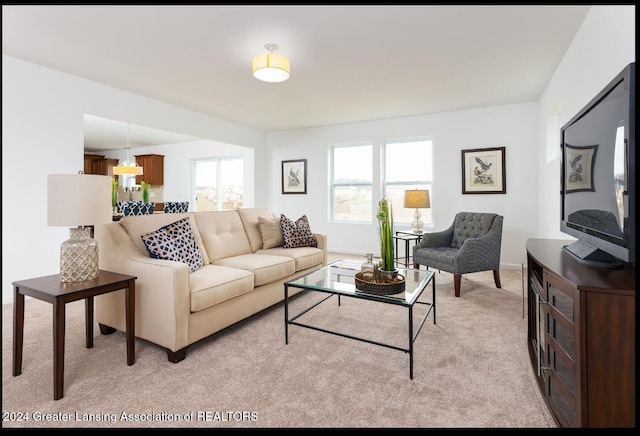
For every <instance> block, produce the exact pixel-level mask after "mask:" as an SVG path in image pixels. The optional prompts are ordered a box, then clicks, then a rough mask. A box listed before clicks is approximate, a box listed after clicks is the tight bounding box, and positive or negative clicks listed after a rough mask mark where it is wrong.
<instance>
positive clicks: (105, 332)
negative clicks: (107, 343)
mask: <svg viewBox="0 0 640 436" xmlns="http://www.w3.org/2000/svg"><path fill="white" fill-rule="evenodd" d="M98 326H100V333H102V334H103V335H110V334H111V333H115V331H116V329H114V328H113V327H109V326H108V325H104V324H100V323H98Z"/></svg>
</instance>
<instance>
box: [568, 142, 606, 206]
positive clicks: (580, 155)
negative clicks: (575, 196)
mask: <svg viewBox="0 0 640 436" xmlns="http://www.w3.org/2000/svg"><path fill="white" fill-rule="evenodd" d="M597 152H598V145H585V146H583V147H576V146H573V145H569V144H565V146H564V159H565V160H564V162H565V164H564V180H565V183H566V186H565V192H566V193H567V194H571V193H572V192H583V191H595V187H594V185H593V168H594V165H595V164H596V153H597Z"/></svg>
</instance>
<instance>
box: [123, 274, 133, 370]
mask: <svg viewBox="0 0 640 436" xmlns="http://www.w3.org/2000/svg"><path fill="white" fill-rule="evenodd" d="M124 305H125V313H126V315H125V316H126V321H125V323H126V325H127V333H126V334H127V365H129V366H131V365H133V364H134V363H135V361H136V349H135V340H136V318H135V316H136V282H135V281H134V280H129V286H128V287H127V288H126V289H125V303H124Z"/></svg>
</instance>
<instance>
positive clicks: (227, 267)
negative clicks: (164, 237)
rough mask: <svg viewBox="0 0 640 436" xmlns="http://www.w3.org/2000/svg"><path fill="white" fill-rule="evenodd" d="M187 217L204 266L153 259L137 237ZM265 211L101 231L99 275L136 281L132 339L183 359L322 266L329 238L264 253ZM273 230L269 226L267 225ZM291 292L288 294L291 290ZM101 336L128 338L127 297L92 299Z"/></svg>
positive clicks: (134, 223) (165, 218)
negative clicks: (290, 283)
mask: <svg viewBox="0 0 640 436" xmlns="http://www.w3.org/2000/svg"><path fill="white" fill-rule="evenodd" d="M185 217H188V219H189V223H190V225H191V228H192V230H193V236H194V239H195V242H196V244H197V246H198V248H199V250H200V252H201V254H202V259H203V264H204V265H203V266H202V267H200V268H199V269H197V270H195V271H194V272H190V268H189V266H188V265H187V264H186V263H183V262H177V261H172V260H162V259H156V258H151V257H150V256H149V254H148V251H147V248H146V247H145V243H144V242H143V241H142V238H141V235H142V234H144V233H147V232H152V231H154V230H157V229H159V228H160V227H162V226H165V225H168V224H170V223H173V222H175V221H178V220H180V219H182V218H185ZM261 217H262V218H263V219H270V220H274V219H275V220H279V216H276V215H274V214H273V213H272V212H271V211H270V210H268V209H239V210H233V211H217V212H188V213H174V214H163V213H156V214H152V215H141V216H128V217H124V218H122V219H121V220H120V221H118V222H113V223H108V224H102V225H98V226H96V228H95V238H96V240H97V241H98V249H99V264H100V269H104V270H109V271H115V272H119V273H122V274H130V275H135V276H136V277H137V280H136V301H135V306H136V310H135V313H136V320H135V321H136V322H135V335H136V337H139V338H142V339H145V340H147V341H150V342H153V343H155V344H158V345H160V346H162V347H164V348H166V350H167V357H168V359H169V361H171V362H174V363H177V362H180V361H181V360H183V359H184V358H185V357H186V348H187V346H188V345H190V344H193V343H194V342H196V341H198V340H200V339H203V338H205V337H207V336H209V335H211V334H213V333H216V332H217V331H219V330H222V329H223V328H225V327H228V326H230V325H232V324H234V323H236V322H238V321H240V320H243V319H245V318H247V317H249V316H251V315H253V314H255V313H257V312H259V311H261V310H263V309H266V308H268V307H270V306H272V305H274V304H276V303H278V302H280V301H282V300H283V299H284V288H283V283H284V282H285V281H287V280H289V279H291V278H293V277H296V276H299V275H302V274H303V273H305V272H307V271H310V270H312V269H315V268H317V267H319V266H321V265H323V264H325V263H326V259H327V244H326V236H325V235H322V234H317V233H314V236H315V238H316V240H317V243H318V244H317V245H318V246H317V247H297V248H283V247H282V246H279V247H275V248H267V249H265V248H263V237H262V233H261V229H260V218H261ZM272 222H273V221H272ZM292 291H293V289H292ZM95 318H96V321H97V322H98V323H99V325H100V330H101V332H102V333H103V334H109V333H113V332H114V331H115V330H116V329H117V330H121V331H125V307H124V291H118V292H112V293H109V294H105V295H101V296H99V297H97V298H96V303H95Z"/></svg>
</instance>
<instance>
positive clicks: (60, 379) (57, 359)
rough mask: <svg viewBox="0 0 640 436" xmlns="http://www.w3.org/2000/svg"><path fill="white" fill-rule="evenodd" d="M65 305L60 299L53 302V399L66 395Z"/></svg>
mask: <svg viewBox="0 0 640 436" xmlns="http://www.w3.org/2000/svg"><path fill="white" fill-rule="evenodd" d="M64 324H65V303H64V301H60V300H59V299H58V298H56V299H55V301H54V302H53V399H54V400H59V399H60V398H62V397H63V395H64V330H65V328H64V327H65V326H64Z"/></svg>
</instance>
